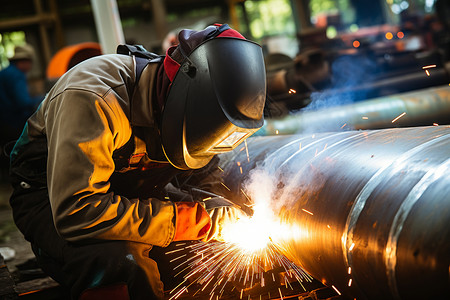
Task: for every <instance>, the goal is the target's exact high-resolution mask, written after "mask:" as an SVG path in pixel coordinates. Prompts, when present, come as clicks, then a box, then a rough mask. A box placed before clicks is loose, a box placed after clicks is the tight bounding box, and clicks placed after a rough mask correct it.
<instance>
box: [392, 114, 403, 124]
mask: <svg viewBox="0 0 450 300" xmlns="http://www.w3.org/2000/svg"><path fill="white" fill-rule="evenodd" d="M404 115H406V112H403V113H402V114H400V115H399V116H398V117H396V118H395V119H394V120H392V121H391V122H392V123H394V122H395V121H397V120H398V119H400V118H401V117H403V116H404Z"/></svg>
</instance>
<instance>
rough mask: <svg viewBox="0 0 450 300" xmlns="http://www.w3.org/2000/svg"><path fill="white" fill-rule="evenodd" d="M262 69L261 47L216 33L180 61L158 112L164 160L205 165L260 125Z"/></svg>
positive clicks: (263, 86)
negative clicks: (160, 122)
mask: <svg viewBox="0 0 450 300" xmlns="http://www.w3.org/2000/svg"><path fill="white" fill-rule="evenodd" d="M265 97H266V74H265V68H264V60H263V55H262V51H261V47H260V46H259V45H258V44H256V43H253V42H251V41H248V40H244V39H238V38H215V39H211V40H208V41H206V42H204V43H203V44H201V45H199V46H198V47H197V48H196V49H195V50H194V51H192V53H191V54H190V55H189V56H188V57H187V58H186V59H185V60H184V61H183V63H182V64H181V67H180V69H179V71H178V73H177V75H176V76H175V78H174V81H173V83H172V86H171V88H170V91H169V94H168V98H167V101H166V104H165V107H164V110H163V114H162V126H161V137H162V144H163V149H164V153H165V155H166V157H167V159H168V160H169V162H170V163H171V164H172V165H174V166H175V167H177V168H180V169H197V168H201V167H203V166H205V165H206V164H207V163H208V162H209V161H210V160H211V158H212V157H213V156H214V155H215V154H218V153H222V152H226V151H230V150H232V149H234V148H235V147H236V146H237V145H239V144H240V143H241V142H242V141H244V140H245V139H246V138H247V137H249V136H250V135H251V134H253V133H254V132H255V131H257V130H258V129H259V128H260V127H261V126H262V125H263V109H264V103H265Z"/></svg>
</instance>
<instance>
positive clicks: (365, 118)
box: [361, 117, 369, 120]
mask: <svg viewBox="0 0 450 300" xmlns="http://www.w3.org/2000/svg"><path fill="white" fill-rule="evenodd" d="M361 119H363V120H369V117H361Z"/></svg>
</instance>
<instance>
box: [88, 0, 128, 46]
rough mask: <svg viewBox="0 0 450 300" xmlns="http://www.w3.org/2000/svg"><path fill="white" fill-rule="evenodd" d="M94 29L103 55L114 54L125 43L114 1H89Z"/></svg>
mask: <svg viewBox="0 0 450 300" xmlns="http://www.w3.org/2000/svg"><path fill="white" fill-rule="evenodd" d="M91 5H92V11H93V12H94V19H95V27H96V28H97V34H98V38H99V41H100V45H101V46H102V52H103V53H104V54H112V53H116V49H117V46H118V45H120V44H124V43H125V37H124V35H123V30H122V24H121V22H120V16H119V10H118V8H117V2H116V0H91Z"/></svg>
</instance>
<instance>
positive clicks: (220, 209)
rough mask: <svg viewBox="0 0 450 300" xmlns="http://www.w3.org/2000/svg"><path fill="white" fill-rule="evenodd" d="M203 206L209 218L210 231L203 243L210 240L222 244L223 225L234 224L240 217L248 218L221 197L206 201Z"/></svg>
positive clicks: (235, 206)
mask: <svg viewBox="0 0 450 300" xmlns="http://www.w3.org/2000/svg"><path fill="white" fill-rule="evenodd" d="M204 205H205V208H206V211H207V212H208V214H209V216H210V218H211V229H210V230H209V232H208V236H207V237H206V238H205V239H204V241H205V242H207V241H210V240H216V241H219V242H223V239H222V228H223V225H224V224H226V223H227V222H235V221H237V220H239V219H240V218H242V217H248V215H247V214H246V213H245V212H244V211H243V210H241V209H240V208H239V207H238V206H237V205H235V204H234V203H232V202H231V201H229V200H227V199H225V198H222V197H214V198H211V199H209V200H206V201H204Z"/></svg>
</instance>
